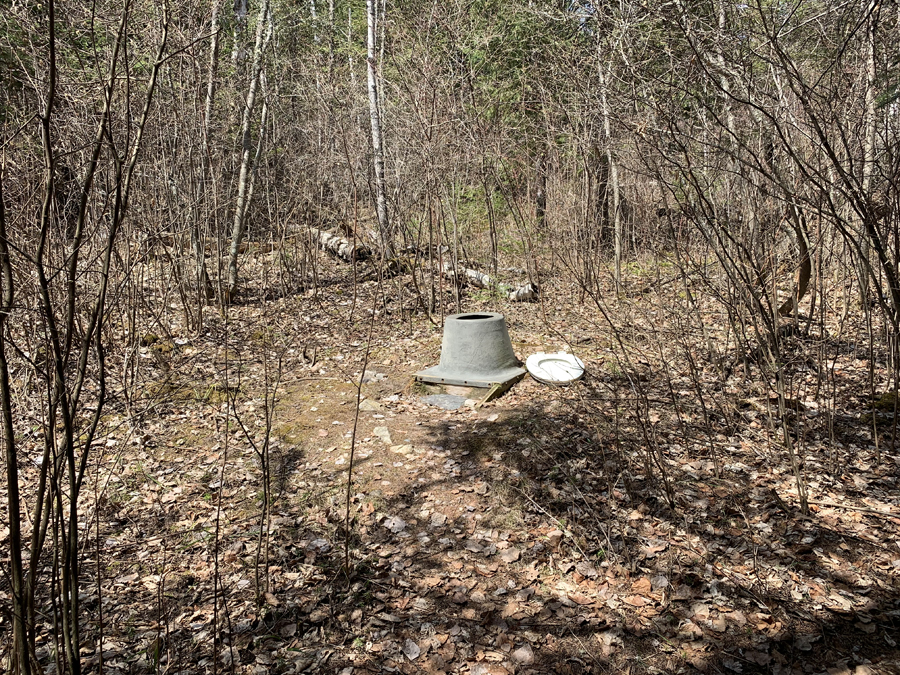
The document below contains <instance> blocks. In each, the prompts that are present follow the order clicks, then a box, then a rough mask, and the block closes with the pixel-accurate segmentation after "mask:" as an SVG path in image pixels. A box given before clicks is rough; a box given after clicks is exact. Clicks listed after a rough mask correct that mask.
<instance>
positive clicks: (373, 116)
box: [366, 0, 394, 258]
mask: <svg viewBox="0 0 900 675" xmlns="http://www.w3.org/2000/svg"><path fill="white" fill-rule="evenodd" d="M366 24H367V27H368V30H367V33H366V80H367V83H368V92H369V121H370V124H371V128H372V160H373V164H374V170H375V215H376V216H377V218H378V233H379V237H380V238H381V251H382V255H383V256H384V257H386V258H392V257H393V256H394V237H393V232H391V224H390V220H389V217H388V209H387V196H386V194H385V191H386V189H385V182H384V137H383V135H382V133H381V121H382V120H381V107H380V105H379V85H378V69H377V65H378V62H377V60H376V42H377V41H376V35H377V26H378V5H377V0H366Z"/></svg>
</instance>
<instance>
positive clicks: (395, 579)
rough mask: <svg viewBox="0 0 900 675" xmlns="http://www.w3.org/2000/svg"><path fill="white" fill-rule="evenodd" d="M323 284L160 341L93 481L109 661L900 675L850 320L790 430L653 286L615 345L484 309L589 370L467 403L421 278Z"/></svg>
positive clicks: (148, 340) (88, 604)
mask: <svg viewBox="0 0 900 675" xmlns="http://www.w3.org/2000/svg"><path fill="white" fill-rule="evenodd" d="M656 273H657V272H656V271H653V272H652V273H651V276H652V275H653V274H656ZM319 274H320V284H319V287H318V288H317V290H316V291H315V292H312V291H303V292H298V293H296V294H293V295H284V296H281V297H278V296H277V295H276V294H266V293H263V292H261V291H259V292H255V291H254V292H251V293H249V294H248V295H247V297H245V298H243V299H242V302H241V303H240V304H238V305H235V306H233V307H232V308H230V310H229V314H228V317H227V319H226V318H224V317H222V316H219V315H216V314H215V313H213V312H210V313H209V314H208V315H207V317H206V322H205V328H204V330H203V331H202V332H201V333H200V334H199V335H197V334H195V333H191V332H189V331H187V330H186V329H184V328H182V327H180V324H179V319H178V317H177V315H176V314H175V313H173V314H172V315H171V316H170V317H169V318H168V319H166V317H163V319H162V320H163V321H166V320H168V321H169V324H168V326H167V330H168V331H169V332H170V333H171V335H170V336H166V337H159V333H161V332H162V331H159V330H157V329H155V328H153V327H148V329H147V334H146V335H145V337H144V338H143V339H142V342H143V346H142V347H141V355H142V363H143V364H144V366H143V371H142V372H143V373H144V374H145V377H146V380H145V381H144V382H143V383H141V386H140V391H141V392H142V395H141V398H140V399H139V400H137V401H135V402H132V406H131V409H130V412H129V413H127V414H126V412H125V409H124V407H123V406H121V405H120V406H119V407H118V408H117V407H116V406H115V405H113V406H111V408H110V409H111V411H112V412H111V414H110V415H109V416H108V417H107V421H108V424H109V432H108V435H107V437H106V439H105V443H104V445H103V447H102V451H98V452H101V454H100V455H98V459H101V460H102V461H98V462H97V463H96V464H95V466H96V467H98V468H95V469H94V470H92V472H91V479H90V486H89V487H88V488H86V493H95V494H98V495H100V507H99V509H98V510H96V511H95V510H94V509H93V508H88V507H86V510H85V514H84V517H85V527H86V532H85V539H86V540H87V542H86V547H87V548H86V550H87V551H89V552H90V551H92V550H94V549H96V548H97V547H98V546H99V548H100V556H99V558H100V563H99V566H98V565H97V564H95V563H91V564H90V565H87V566H86V569H85V575H86V576H87V577H89V578H90V581H89V583H88V584H87V585H86V587H85V590H84V595H83V597H84V606H85V608H86V611H87V612H88V613H89V614H90V616H91V617H92V620H91V622H90V623H89V625H86V626H85V628H84V631H83V634H84V637H85V642H86V645H85V649H84V654H85V657H84V662H85V666H86V668H87V669H88V670H90V671H93V672H96V669H97V667H98V664H99V662H100V659H101V653H102V660H103V672H104V673H106V674H107V675H114V674H115V673H136V672H160V673H161V672H166V673H176V672H182V673H195V672H237V673H269V672H271V673H301V672H306V673H341V674H342V675H344V674H347V675H349V674H350V673H354V674H363V673H382V672H401V673H468V674H470V675H502V674H505V673H521V674H525V673H550V672H554V673H558V674H560V675H562V674H563V673H624V672H630V673H679V672H685V673H692V672H703V673H784V674H787V673H795V674H797V675H800V674H807V673H830V674H832V675H837V674H851V673H855V674H856V675H862V674H863V673H900V648H898V646H897V642H896V641H897V640H900V630H898V628H900V587H898V580H900V537H898V533H900V490H898V477H900V451H898V450H895V449H894V447H893V441H892V436H893V435H894V433H893V432H894V429H893V425H892V424H891V423H890V421H891V415H890V414H889V413H888V412H885V411H884V410H883V409H884V408H885V406H884V405H881V409H879V406H878V405H875V404H874V403H873V398H872V396H871V390H872V389H873V388H874V389H875V391H876V394H879V393H882V392H883V384H881V386H882V388H881V389H879V384H880V383H883V382H884V381H886V377H887V376H886V374H885V373H884V372H883V368H884V363H883V362H876V363H875V364H874V366H873V367H872V368H871V369H870V361H869V357H868V353H869V352H868V348H867V343H866V341H865V340H864V339H862V338H861V337H860V335H861V334H862V333H860V332H858V330H857V327H856V326H855V325H853V324H852V317H851V322H850V323H847V324H845V325H844V326H843V327H841V328H840V330H838V329H837V328H835V329H834V330H830V331H829V332H827V333H824V334H822V332H821V331H820V333H819V334H816V333H815V332H813V334H807V333H805V332H804V331H802V330H801V331H799V332H798V333H797V334H795V335H794V336H789V337H787V338H786V339H785V344H786V347H785V349H786V350H789V354H788V357H789V358H790V364H789V367H786V368H788V369H789V370H790V379H789V382H790V391H789V392H788V395H787V403H788V407H787V409H785V410H784V411H783V412H782V413H781V414H780V413H779V408H778V400H777V397H775V396H774V394H772V392H771V388H770V387H769V385H768V383H767V381H766V378H763V377H761V376H760V375H759V369H758V368H757V367H756V366H754V365H752V364H751V365H750V366H748V367H747V370H745V368H744V367H743V366H739V367H734V368H732V367H728V365H727V364H728V362H729V359H732V357H733V356H734V355H733V354H730V353H729V352H728V350H727V347H726V346H722V345H726V344H727V342H726V341H725V340H724V338H722V335H724V332H725V329H724V328H722V327H721V324H723V323H724V322H723V321H722V317H721V316H719V315H718V314H717V313H716V312H717V310H715V309H714V308H710V309H709V311H708V314H707V315H706V318H705V319H704V320H705V322H706V325H707V326H708V327H709V330H711V331H712V332H713V335H712V336H711V337H710V338H709V339H710V340H713V341H715V340H718V342H717V344H719V345H720V348H719V349H720V351H719V352H718V353H717V354H718V356H716V353H713V352H708V351H705V347H701V345H703V344H706V343H707V342H708V341H704V340H703V339H701V333H702V332H703V331H701V328H700V326H699V324H698V323H696V322H694V321H695V319H697V317H693V318H692V317H690V316H688V317H685V316H684V315H683V314H682V315H676V313H675V310H674V307H673V303H672V301H671V298H667V297H663V296H662V295H659V294H658V293H657V291H655V290H653V288H650V289H649V290H647V289H646V288H644V286H643V285H644V283H646V279H644V280H642V279H641V278H639V277H640V271H639V270H638V271H634V272H633V275H634V277H635V278H634V279H632V280H631V281H632V282H633V283H632V284H631V285H632V287H634V288H639V289H641V290H645V291H646V292H644V293H635V294H632V295H631V296H629V297H625V298H623V299H622V300H621V301H620V302H618V303H617V301H615V300H609V301H608V304H609V306H610V308H611V310H610V311H614V314H611V316H613V317H614V319H613V320H612V322H611V323H607V322H606V321H605V319H604V317H603V313H602V312H600V311H599V310H598V308H597V306H596V305H594V304H593V303H592V302H591V300H590V298H589V297H588V298H583V297H582V296H581V295H580V293H579V291H578V289H577V288H575V287H574V286H570V285H567V284H565V283H563V282H561V281H556V282H554V281H553V280H552V279H553V278H559V275H550V274H548V275H547V280H546V281H545V282H544V284H543V299H542V301H541V302H539V303H515V304H513V303H508V302H506V301H504V300H497V299H495V298H491V297H490V296H489V295H488V294H487V293H485V292H483V291H471V290H466V291H464V295H463V302H464V304H463V305H462V307H463V309H464V310H466V311H477V310H487V309H491V310H495V311H500V312H503V313H504V314H505V315H506V318H507V322H508V325H509V332H510V335H511V337H512V340H513V344H514V348H515V351H516V353H517V355H518V356H519V357H520V358H521V359H522V360H524V359H525V358H526V357H527V356H528V355H530V354H532V353H535V352H538V351H545V352H549V351H557V350H559V349H568V350H574V351H575V353H577V354H578V356H579V357H580V358H581V359H582V360H583V361H584V362H585V364H586V366H587V374H586V376H585V378H584V379H583V380H581V381H580V382H578V383H577V384H575V385H572V386H569V387H562V388H553V387H548V386H545V385H543V384H540V383H538V382H536V381H534V380H532V379H530V378H528V377H526V379H524V380H523V381H521V382H519V383H518V384H517V385H516V386H515V387H514V388H513V389H512V390H511V391H510V392H509V393H508V394H506V395H505V396H503V397H501V398H499V399H497V400H495V401H492V402H490V403H487V404H485V405H484V406H483V407H480V408H478V409H475V408H473V407H469V406H467V407H464V408H463V409H461V410H454V411H447V410H443V409H441V408H438V407H435V406H432V405H428V404H427V403H425V402H423V401H422V396H423V395H424V394H426V393H428V390H429V389H430V390H432V391H434V390H436V388H431V387H424V386H422V385H416V384H414V383H413V373H414V372H415V371H416V370H418V369H420V368H423V367H427V366H430V365H433V364H435V363H437V361H438V358H439V355H440V345H441V330H440V326H439V325H435V323H436V324H440V317H436V322H435V323H432V322H430V321H429V320H428V318H427V316H426V315H425V314H424V313H419V314H415V315H412V314H411V313H409V312H408V311H407V312H406V313H402V312H401V311H400V308H399V306H398V301H397V300H396V299H394V300H390V298H396V297H398V296H400V295H403V294H405V297H407V298H408V297H410V293H411V290H410V289H411V288H412V283H411V280H410V279H409V278H405V279H404V278H402V277H401V278H399V279H394V280H387V281H386V282H385V286H384V288H383V291H384V292H383V293H382V291H381V290H379V289H380V287H379V285H378V283H376V282H375V281H366V282H362V283H360V284H359V285H357V286H356V287H355V288H356V290H355V291H354V285H353V275H352V271H351V270H350V268H349V266H344V265H342V264H341V263H335V262H333V261H323V263H322V269H321V270H320V272H319ZM655 288H660V289H661V288H662V285H657V286H656V287H655ZM667 288H668V292H673V291H672V290H671V286H669V287H667ZM411 304H412V303H411V302H410V301H409V300H407V302H406V308H407V309H409V307H410V306H411ZM373 306H375V307H377V308H378V310H379V311H378V315H377V316H376V318H375V320H374V322H372V321H371V320H370V317H371V316H372V314H371V309H372V307H373ZM385 310H387V313H386V312H385ZM351 312H352V316H351ZM607 316H610V314H609V313H607ZM679 316H680V317H681V318H679ZM692 322H694V323H692ZM611 324H614V326H613V325H611ZM614 328H615V330H614ZM370 330H372V339H371V342H370V341H369V331H370ZM716 331H719V332H718V333H716ZM367 345H368V346H369V349H368V351H367ZM788 357H786V358H788ZM365 362H367V364H368V365H367V369H366V371H365V372H366V376H365V377H364V378H362V379H363V380H364V383H363V384H362V385H361V392H360V400H361V401H362V404H361V405H360V406H359V411H357V385H358V384H359V382H360V379H361V376H362V373H363V364H364V363H365ZM723 364H724V365H723ZM748 375H749V377H748ZM463 393H464V394H465V395H466V396H471V397H472V398H473V399H474V398H478V396H479V391H477V390H476V391H473V392H463ZM272 396H274V399H275V404H274V406H272V405H271V404H270V403H267V402H270V401H271V400H272ZM883 400H884V399H877V397H876V400H875V403H883ZM873 405H874V407H873ZM135 411H138V412H135ZM885 420H887V421H885ZM879 424H880V426H878V425H879ZM873 428H874V433H875V434H877V437H876V436H873ZM354 429H355V447H354V454H353V468H352V483H351V484H350V488H349V512H350V517H351V526H350V528H349V530H348V529H347V527H346V524H347V523H346V517H345V516H346V512H345V510H346V507H347V496H348V468H349V467H350V461H351V441H352V440H353V438H354ZM785 432H786V433H787V434H788V437H789V438H790V442H791V445H792V447H794V448H795V450H796V451H797V453H798V454H799V455H800V459H799V462H800V466H799V469H800V471H801V472H802V476H803V478H804V479H805V481H806V487H807V489H808V498H809V504H810V506H809V515H803V514H802V513H801V512H800V507H799V497H798V488H797V482H796V479H795V475H794V473H793V470H792V467H791V461H790V454H789V452H788V450H787V447H786V444H785V440H784V439H785V436H784V434H785ZM267 439H268V444H267ZM876 441H877V442H876ZM265 467H268V474H269V478H268V489H266V481H265V480H264V471H263V469H264V468H265ZM266 492H268V500H269V501H270V503H271V508H270V512H269V513H268V515H267V516H266V517H265V518H263V516H262V514H263V513H264V512H263V504H264V503H265V500H266ZM261 518H263V520H264V522H262V527H261ZM98 531H99V544H98ZM345 556H348V557H345ZM87 557H88V558H89V559H93V558H94V557H95V553H88V556H87ZM348 558H349V567H348V566H347V564H346V563H347V560H348ZM98 572H99V578H100V583H99V588H98V583H97V577H98ZM100 609H102V613H101V612H99V611H98V610H100ZM101 631H102V649H101V648H100V644H99V640H100V635H101ZM40 642H41V644H42V645H43V651H42V654H43V655H44V656H45V657H47V656H48V655H49V654H50V652H51V649H52V647H53V645H52V631H51V630H49V629H48V630H47V631H46V632H44V633H42V634H41V636H40Z"/></svg>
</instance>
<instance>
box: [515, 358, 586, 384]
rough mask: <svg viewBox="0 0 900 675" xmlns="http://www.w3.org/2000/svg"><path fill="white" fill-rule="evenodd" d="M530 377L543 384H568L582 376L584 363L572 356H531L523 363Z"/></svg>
mask: <svg viewBox="0 0 900 675" xmlns="http://www.w3.org/2000/svg"><path fill="white" fill-rule="evenodd" d="M525 367H526V368H527V369H528V372H529V373H531V376H532V377H533V378H534V379H536V380H537V381H538V382H543V383H544V384H569V383H570V382H575V381H576V380H578V379H580V378H581V376H582V375H584V363H583V362H582V360H581V359H579V358H578V357H577V356H575V355H574V354H567V353H566V352H557V353H556V354H544V353H543V352H538V353H537V354H532V355H531V356H529V357H528V359H527V360H526V361H525Z"/></svg>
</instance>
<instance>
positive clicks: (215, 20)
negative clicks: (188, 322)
mask: <svg viewBox="0 0 900 675" xmlns="http://www.w3.org/2000/svg"><path fill="white" fill-rule="evenodd" d="M220 2H221V0H212V17H211V18H210V21H209V27H210V32H211V33H212V40H211V41H210V45H209V81H208V82H207V83H206V104H205V106H204V108H203V129H202V130H201V134H200V184H199V185H198V186H197V191H198V195H197V203H198V204H200V203H201V200H203V198H204V195H205V193H206V190H207V183H208V182H209V179H210V176H211V173H212V171H211V167H210V153H209V132H210V121H211V120H212V109H213V100H214V98H215V94H216V75H217V73H218V70H219V30H220V28H219V4H220ZM199 216H200V212H199V210H198V211H195V216H194V222H193V224H192V226H191V243H192V244H193V246H194V257H195V258H196V259H197V284H198V293H199V296H200V297H199V300H200V302H199V303H198V307H202V305H203V303H204V302H205V301H207V300H210V299H211V298H212V297H213V287H212V282H210V280H209V272H208V271H207V269H206V255H205V251H204V249H205V246H204V244H203V233H202V232H201V230H200V217H199ZM200 311H201V312H202V309H201V310H200ZM200 322H201V323H202V314H201V315H200Z"/></svg>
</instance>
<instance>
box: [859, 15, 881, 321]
mask: <svg viewBox="0 0 900 675" xmlns="http://www.w3.org/2000/svg"><path fill="white" fill-rule="evenodd" d="M868 5H869V2H868V0H863V12H865V11H867V7H868ZM876 22H877V12H872V13H871V14H870V15H869V17H868V18H867V20H866V26H865V29H866V38H865V40H866V45H865V58H866V92H865V100H866V113H865V114H866V119H865V139H864V140H863V164H862V193H863V199H865V200H870V199H871V197H872V194H871V193H872V172H873V169H874V165H875V123H876V119H875V112H876V111H875V29H876ZM867 214H868V212H867ZM866 217H871V216H869V215H867V216H866ZM860 233H861V237H860V244H861V245H860V251H859V255H860V258H862V260H860V261H859V302H860V304H861V305H863V306H865V305H866V303H868V298H869V270H870V269H871V268H870V266H869V238H868V237H867V236H866V231H865V224H863V225H861V226H860Z"/></svg>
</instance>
